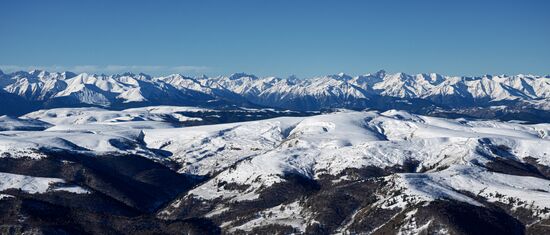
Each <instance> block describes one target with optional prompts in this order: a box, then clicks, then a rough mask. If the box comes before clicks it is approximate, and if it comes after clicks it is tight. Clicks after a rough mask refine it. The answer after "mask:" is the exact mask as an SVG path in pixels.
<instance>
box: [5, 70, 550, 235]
mask: <svg viewBox="0 0 550 235" xmlns="http://www.w3.org/2000/svg"><path fill="white" fill-rule="evenodd" d="M380 76H382V75H380V74H379V75H370V77H363V78H362V79H363V80H364V81H365V82H380V81H382V80H383V79H382V78H380ZM218 79H220V80H223V79H224V78H218ZM227 79H228V80H227V81H225V82H231V81H233V82H238V81H240V80H244V81H248V80H260V79H261V78H256V77H250V76H245V75H239V76H237V75H236V76H233V77H231V79H229V78H227ZM331 79H333V80H334V81H337V82H338V83H339V82H343V81H346V82H349V81H353V80H355V79H356V78H353V77H350V76H346V75H344V74H341V75H338V76H334V77H333V78H331ZM380 79H382V80H380ZM393 79H395V81H394V82H400V81H403V79H408V78H406V76H405V75H400V76H397V77H394V78H393ZM413 79H415V80H419V81H420V80H422V81H424V85H425V86H426V87H429V86H432V85H434V86H439V85H441V84H444V83H445V81H444V79H443V78H442V77H439V76H437V75H423V76H420V77H416V78H413ZM131 82H132V81H131V80H129V81H128V83H131ZM220 82H221V81H220ZM310 82H311V81H310ZM510 86H512V85H510ZM249 88H250V87H248V88H246V89H249ZM243 89H244V90H246V89H245V88H244V87H243ZM354 89H361V90H365V91H366V88H361V87H357V88H354ZM372 91H373V90H370V91H369V92H372ZM409 91H410V92H407V93H403V94H407V95H415V94H417V93H418V92H422V89H412V88H411V89H409ZM331 92H337V91H336V90H332V91H331ZM338 92H339V91H338ZM321 93H322V92H321ZM237 111H238V112H242V113H244V114H245V115H246V114H247V113H249V112H256V111H257V110H256V111H255V110H247V109H239V110H237ZM218 114H222V112H219V113H216V110H214V109H206V108H197V107H189V106H148V107H143V108H131V109H124V110H120V111H112V110H106V109H101V108H73V109H71V108H59V109H50V110H40V111H36V112H32V113H29V114H26V115H23V116H21V117H19V118H8V117H2V118H0V120H3V123H4V124H3V125H4V126H6V127H7V126H10V127H11V126H13V127H14V128H12V129H8V128H4V130H3V131H0V156H1V157H0V161H2V163H3V164H5V165H1V166H0V167H3V168H2V169H4V170H0V171H2V172H6V170H13V172H12V171H10V173H0V194H2V195H3V194H6V195H11V194H10V193H9V192H10V190H12V189H21V190H23V191H24V192H26V193H29V194H43V193H47V192H50V191H56V190H65V191H69V192H76V193H85V192H89V191H87V190H86V189H84V188H78V186H74V185H72V184H69V183H71V180H82V179H84V181H80V182H81V183H82V182H84V183H86V185H88V184H89V185H91V186H93V187H92V189H93V190H94V191H95V190H99V191H100V192H102V193H106V195H107V196H109V197H112V198H113V200H115V201H116V202H117V203H119V202H123V203H125V205H126V206H132V207H137V208H141V207H139V205H141V204H143V203H145V202H149V203H150V204H151V206H150V207H147V209H148V210H149V209H150V212H147V213H154V214H155V216H156V217H155V219H159V220H171V221H174V220H179V219H186V218H201V219H205V220H207V221H210V222H211V223H212V224H213V226H217V227H219V228H221V229H222V231H224V232H227V233H239V232H243V231H244V232H247V233H261V231H263V232H266V233H274V232H280V233H373V232H380V233H384V232H389V233H392V232H394V233H395V232H396V231H401V232H402V233H415V232H420V231H428V232H429V231H447V232H449V233H451V232H457V231H458V232H457V233H460V231H462V230H461V229H463V228H464V225H463V224H461V222H460V221H461V220H462V219H464V218H468V219H470V218H471V219H472V220H473V222H471V223H473V224H475V225H472V226H489V227H490V228H492V229H495V230H494V231H497V232H502V231H506V229H509V228H508V227H502V226H504V225H506V226H519V227H514V228H523V229H524V230H528V229H539V228H540V229H543V230H540V231H547V230H544V229H545V227H544V226H543V225H544V224H545V223H547V222H548V220H549V219H550V204H549V203H548V198H550V180H549V179H550V124H548V123H540V124H525V123H522V122H517V121H513V122H512V121H511V122H504V121H498V120H489V119H485V120H481V119H480V120H476V119H465V118H457V119H450V118H440V117H430V116H423V115H416V114H411V113H409V112H406V111H399V110H388V111H384V112H382V111H350V110H338V111H336V112H332V113H325V114H320V115H315V116H300V117H276V118H269V119H262V120H255V121H245V122H229V123H225V122H224V123H223V124H214V125H198V126H186V125H185V124H186V123H189V122H190V121H191V122H193V121H194V120H196V121H198V120H199V119H200V120H202V119H207V118H208V116H209V115H218ZM231 115H233V114H231ZM0 123H2V122H0ZM178 123H180V124H181V123H183V124H184V125H177V124H178ZM25 126H29V127H33V129H31V130H27V129H25V128H23V127H25ZM51 151H55V152H60V153H64V154H66V155H59V156H56V155H52V154H51ZM140 156H141V157H140ZM60 157H68V159H69V160H59V159H58V158H60ZM142 157H144V158H142ZM91 159H92V160H91ZM140 159H146V160H140ZM92 161H98V162H93V164H92V163H90V162H92ZM102 161H105V162H102ZM144 161H152V162H144ZM134 162H135V165H133V163H134ZM43 163H48V164H44V165H42V164H43ZM10 164H14V166H16V167H12V165H10ZM85 164H90V165H86V167H88V168H82V167H84V166H81V165H85ZM96 164H97V165H96ZM117 164H121V165H117ZM163 164H164V165H163ZM29 166H31V167H29ZM37 166H40V167H37ZM42 166H44V168H42ZM115 166H116V167H115ZM29 169H33V171H32V172H26V171H28V170H29ZM37 169H38V170H37ZM59 169H61V170H59ZM160 169H163V170H162V171H161V170H160ZM48 170H50V171H48ZM164 170H166V171H169V172H170V173H167V172H166V171H164ZM35 171H38V172H41V173H40V174H45V173H44V172H46V173H48V174H52V172H54V173H55V174H56V176H55V177H51V176H50V175H47V176H48V177H42V178H40V177H31V176H30V175H33V174H31V173H34V172H35ZM58 171H59V172H62V173H63V176H65V177H68V179H70V180H65V179H61V178H57V173H58ZM90 171H91V172H90ZM67 172H69V173H75V172H76V173H75V174H76V176H74V175H71V174H69V176H66V174H68V173H67ZM157 172H160V173H158V174H157ZM2 174H3V175H2ZM80 174H86V177H81V176H79V175H80ZM167 175H171V176H170V177H172V178H170V177H168V176H167ZM41 176H43V175H41ZM87 177H91V178H87ZM113 177H120V178H113ZM164 177H168V178H164ZM179 177H182V178H184V177H189V179H192V180H190V181H183V179H180V180H182V183H181V184H182V185H183V184H184V183H183V182H185V183H189V182H192V184H191V183H190V185H187V184H185V188H186V189H185V190H183V189H181V188H180V186H178V185H176V184H180V183H178V182H180V181H173V180H175V179H179ZM186 179H187V178H186ZM97 182H100V183H97ZM128 182H132V184H128ZM174 182H175V183H174ZM111 183H113V184H114V185H117V187H114V186H110V184H111ZM98 184H99V185H100V186H97V185H98ZM126 184H128V186H127V187H128V188H124V187H122V188H119V187H121V186H120V185H126ZM154 184H161V185H162V187H165V188H168V189H169V190H167V191H163V192H156V191H154V190H152V189H151V188H150V187H151V185H154ZM52 185H55V186H52ZM67 185H69V186H67ZM105 185H107V186H105ZM58 186H59V187H61V186H63V187H66V188H64V189H62V188H58ZM181 187H183V186H181ZM171 189H173V190H174V191H170V190H171ZM71 190H72V191H71ZM133 190H135V191H133ZM178 190H181V191H178ZM132 195H137V196H136V197H143V198H138V199H135V198H134V199H132V200H130V199H128V198H132ZM88 196H92V195H91V194H90V195H88ZM19 198H20V196H17V195H15V198H12V197H9V196H2V201H3V202H4V201H13V200H19ZM159 198H160V199H159ZM161 199H162V200H161ZM102 200H103V199H102ZM157 200H158V201H157ZM158 202H162V203H158ZM151 208H152V209H151ZM142 209H143V208H142ZM468 213H472V214H468ZM147 215H148V216H151V214H147ZM449 216H452V218H455V219H454V220H451V221H449V220H446V219H445V218H447V217H449ZM476 216H479V217H476ZM510 221H516V222H515V223H512V222H510ZM499 224H500V225H499ZM499 226H500V227H499ZM499 229H501V230H499ZM529 231H531V230H529ZM533 231H535V232H533V233H535V234H536V233H537V232H538V231H539V230H533Z"/></svg>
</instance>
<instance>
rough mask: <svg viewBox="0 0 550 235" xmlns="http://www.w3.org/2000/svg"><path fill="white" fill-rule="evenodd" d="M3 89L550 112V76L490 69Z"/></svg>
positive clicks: (116, 79) (83, 77)
mask: <svg viewBox="0 0 550 235" xmlns="http://www.w3.org/2000/svg"><path fill="white" fill-rule="evenodd" d="M0 89H1V90H2V91H4V92H7V93H11V94H15V95H17V96H19V97H22V98H24V99H26V100H29V101H39V102H46V103H47V104H48V105H52V104H55V105H56V107H59V106H61V107H63V106H64V105H65V106H67V105H73V106H74V105H75V104H79V105H99V106H105V107H113V106H124V105H127V104H130V103H134V104H135V103H138V104H139V103H144V104H148V105H151V104H156V105H158V104H178V105H189V104H201V103H202V104H207V103H209V102H212V101H213V100H224V101H226V102H230V103H234V104H240V103H242V102H243V101H248V102H250V103H254V104H259V105H264V106H270V107H279V108H291V109H296V110H318V109H321V108H339V107H341V108H368V107H369V106H370V105H372V104H369V103H368V102H367V101H369V100H372V99H373V97H379V96H381V97H394V98H400V99H411V98H418V99H424V100H428V101H430V102H434V103H435V104H438V105H446V106H452V107H454V106H460V107H462V106H466V107H477V106H481V105H487V104H489V103H490V102H506V101H514V102H517V101H521V102H525V103H526V104H528V105H530V106H532V107H534V108H536V109H542V110H548V108H550V107H549V106H548V103H549V100H550V77H549V76H537V75H523V74H520V75H514V76H508V75H498V76H491V75H485V76H481V77H456V76H443V75H440V74H434V73H431V74H416V75H408V74H404V73H397V74H387V73H386V72H385V71H379V72H377V73H374V74H366V75H360V76H355V77H352V76H349V75H346V74H343V73H342V74H337V75H328V76H323V77H313V78H306V79H296V78H286V79H284V78H276V77H257V76H254V75H249V74H244V73H238V74H233V75H231V76H218V77H207V76H200V77H186V76H183V75H179V74H174V75H169V76H160V77H152V76H148V75H145V74H137V75H136V74H131V73H125V74H121V75H119V74H115V75H97V74H87V73H82V74H78V75H77V74H73V73H70V72H64V73H57V72H47V71H38V70H35V71H31V72H23V71H20V72H14V73H11V74H0Z"/></svg>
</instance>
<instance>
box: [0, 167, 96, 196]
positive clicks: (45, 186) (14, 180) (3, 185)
mask: <svg viewBox="0 0 550 235" xmlns="http://www.w3.org/2000/svg"><path fill="white" fill-rule="evenodd" d="M66 184H67V182H65V180H63V179H58V178H46V177H33V176H27V175H18V174H10V173H3V172H0V191H4V190H8V189H19V190H22V191H24V192H26V193H31V194H35V193H46V192H50V191H65V192H70V193H78V194H82V193H90V191H88V190H86V189H84V188H82V187H79V186H76V185H66ZM61 185H62V186H61Z"/></svg>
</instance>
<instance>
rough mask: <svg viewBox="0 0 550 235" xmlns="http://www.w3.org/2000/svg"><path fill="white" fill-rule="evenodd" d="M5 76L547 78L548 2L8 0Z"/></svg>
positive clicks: (1, 24)
mask: <svg viewBox="0 0 550 235" xmlns="http://www.w3.org/2000/svg"><path fill="white" fill-rule="evenodd" d="M0 9H2V10H1V11H0V32H1V33H0V69H2V70H4V71H8V72H9V71H13V70H18V69H23V70H28V69H32V68H42V69H49V70H58V71H62V70H72V71H75V72H91V73H118V72H124V71H132V72H146V73H150V74H154V75H159V74H170V73H175V72H179V73H183V74H187V75H197V74H207V75H228V74H231V73H235V72H248V73H254V74H257V75H259V76H268V75H273V76H280V77H287V76H289V75H292V74H295V75H297V76H298V77H310V76H316V75H326V74H335V73H339V72H345V73H348V74H352V75H359V74H365V73H369V72H375V71H377V70H379V69H385V70H387V71H389V72H406V73H420V72H437V73H442V74H446V75H481V74H518V73H532V74H539V75H546V74H550V1H545V0H540V1H535V0H517V1H505V0H499V1H489V0H487V1H481V0H467V1H450V0H448V1H447V0H437V1H436V0H418V1H409V0H407V1H405V0H404V1H391V0H390V1H388V0H385V1H367V0H363V1H353V0H349V1H336V0H334V1H319V0H318V1H305V0H303V1H300V0H272V1H262V0H255V1H252V0H250V1H245V0H226V1H222V0H219V1H208V0H197V1H163V0H157V1H137V0H133V1H122V0H117V1H114V0H94V1H91V0H78V1H73V0H71V1H68V0H67V1H61V0H49V1H44V0H36V1H29V0H2V1H0Z"/></svg>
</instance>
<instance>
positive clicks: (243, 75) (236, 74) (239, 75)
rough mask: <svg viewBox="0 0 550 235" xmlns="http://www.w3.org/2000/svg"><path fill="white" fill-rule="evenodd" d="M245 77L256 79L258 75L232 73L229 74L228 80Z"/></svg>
mask: <svg viewBox="0 0 550 235" xmlns="http://www.w3.org/2000/svg"><path fill="white" fill-rule="evenodd" d="M245 77H249V78H252V79H258V77H256V76H254V75H252V74H247V73H242V72H241V73H234V74H231V76H229V80H238V79H241V78H245Z"/></svg>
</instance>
